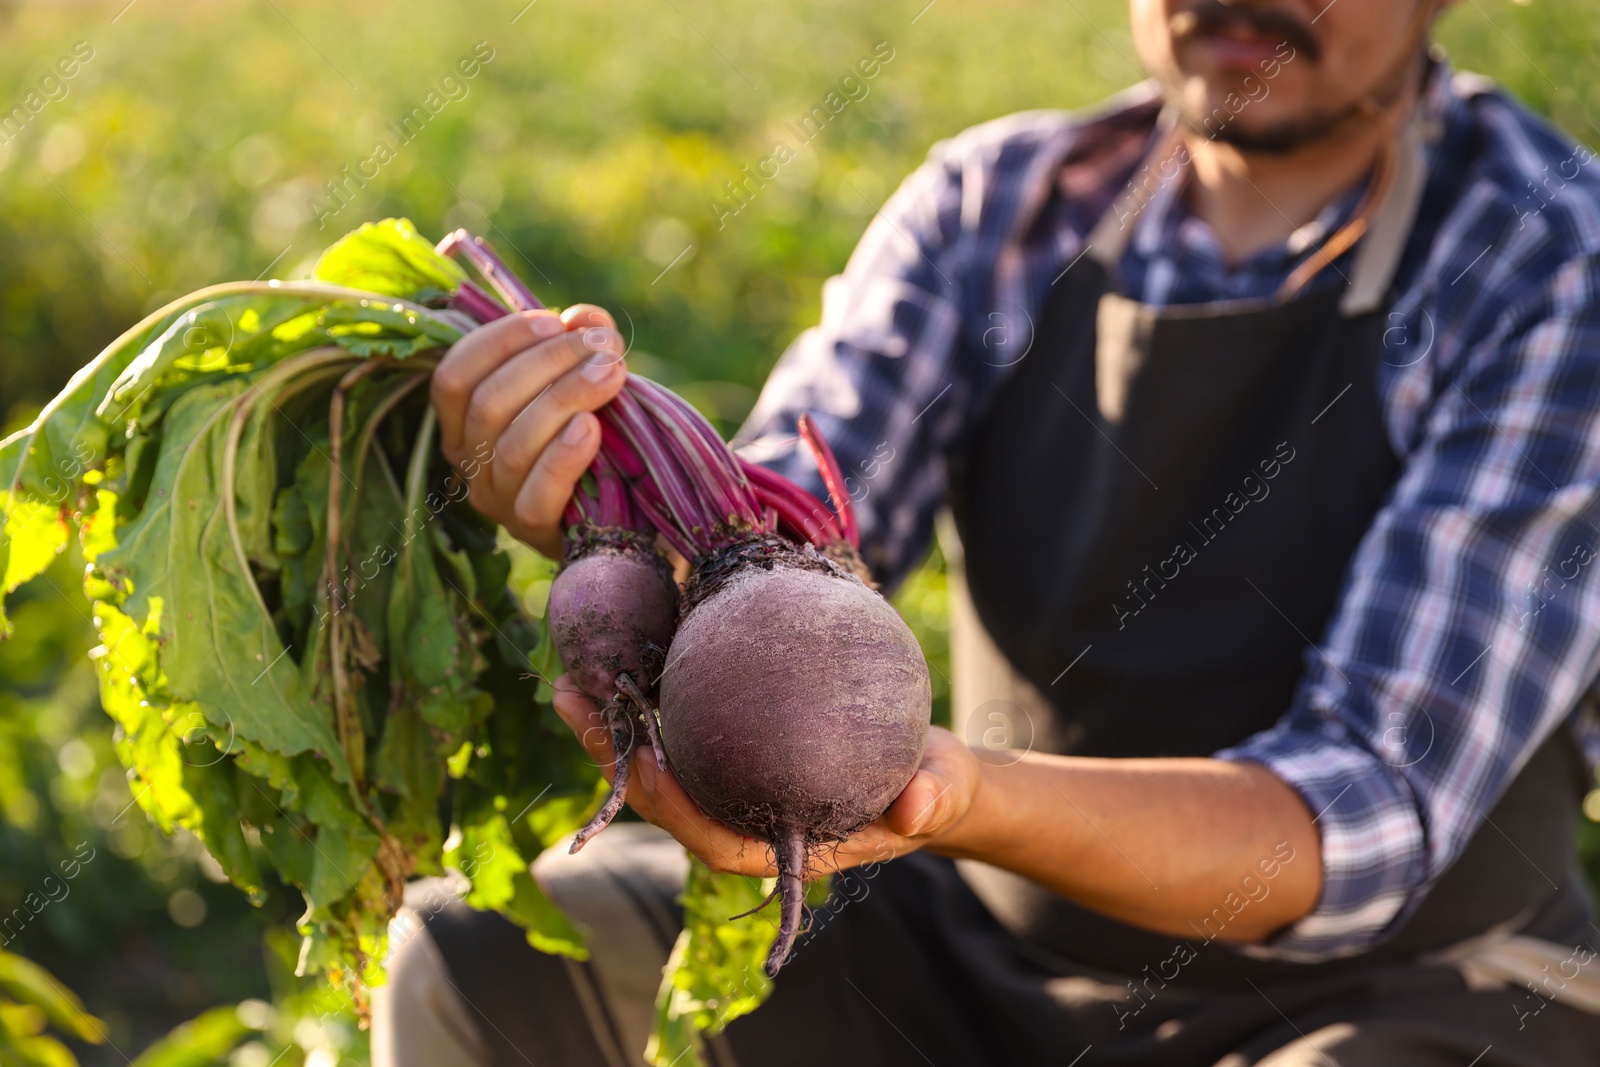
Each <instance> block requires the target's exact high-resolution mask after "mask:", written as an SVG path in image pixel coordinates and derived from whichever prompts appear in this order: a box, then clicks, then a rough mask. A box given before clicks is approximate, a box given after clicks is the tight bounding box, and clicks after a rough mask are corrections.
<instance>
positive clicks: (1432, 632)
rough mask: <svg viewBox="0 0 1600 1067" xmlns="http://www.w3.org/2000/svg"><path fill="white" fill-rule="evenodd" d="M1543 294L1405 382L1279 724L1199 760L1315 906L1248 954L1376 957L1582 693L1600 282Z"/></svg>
mask: <svg viewBox="0 0 1600 1067" xmlns="http://www.w3.org/2000/svg"><path fill="white" fill-rule="evenodd" d="M1514 268H1515V264H1514V263H1513V264H1508V265H1507V269H1514ZM1545 278H1546V280H1545V281H1544V282H1543V283H1542V284H1540V285H1538V286H1537V288H1536V289H1535V291H1533V292H1531V293H1529V294H1528V295H1527V296H1525V297H1524V298H1522V299H1519V300H1517V301H1516V302H1515V304H1513V305H1512V306H1509V307H1505V308H1504V310H1503V311H1502V312H1501V313H1500V314H1499V315H1498V316H1497V317H1496V318H1494V319H1493V326H1492V329H1489V330H1486V331H1483V332H1482V339H1481V340H1480V341H1478V342H1476V343H1473V344H1470V345H1464V346H1463V348H1462V350H1461V351H1459V352H1456V353H1447V354H1444V355H1445V356H1446V357H1448V358H1441V360H1440V361H1439V363H1437V364H1435V365H1434V366H1432V367H1431V368H1429V369H1427V370H1426V372H1425V373H1426V375H1431V378H1430V379H1429V380H1428V384H1427V390H1428V399H1427V401H1426V403H1425V404H1422V405H1419V409H1418V415H1417V420H1416V423H1415V427H1414V441H1413V443H1412V444H1411V446H1410V447H1409V448H1408V449H1407V450H1406V454H1405V456H1404V468H1403V471H1402V474H1401V476H1400V479H1399V481H1398V483H1397V484H1396V486H1395V488H1394V489H1393V491H1392V493H1391V495H1390V498H1389V500H1388V501H1387V502H1386V503H1385V505H1384V507H1383V508H1382V509H1381V510H1380V512H1379V514H1378V515H1377V517H1376V519H1375V521H1374V522H1373V524H1372V526H1371V527H1370V529H1369V530H1368V532H1367V534H1366V536H1365V538H1364V540H1363V541H1362V543H1361V545H1360V547H1359V549H1358V550H1357V553H1356V555H1355V557H1354V558H1353V559H1352V561H1351V564H1350V567H1349V569H1348V572H1347V575H1346V578H1345V583H1344V588H1343V593H1342V598H1341V600H1340V604H1339V607H1338V610H1337V611H1336V612H1335V614H1334V617H1333V619H1332V621H1331V622H1330V625H1329V627H1328V629H1327V631H1326V632H1325V635H1324V638H1323V641H1322V643H1321V644H1320V645H1319V646H1317V647H1314V648H1311V649H1308V651H1307V659H1306V673H1305V676H1304V678H1303V681H1302V683H1301V685H1300V687H1299V689H1298V691H1297V694H1296V697H1295V700H1294V703H1293V706H1292V707H1291V709H1290V711H1289V712H1288V714H1287V715H1286V716H1285V717H1284V718H1283V719H1282V720H1280V722H1279V723H1278V724H1277V725H1276V726H1274V727H1273V728H1272V729H1270V730H1267V731H1265V732H1263V733H1260V734H1257V735H1255V736H1253V737H1251V738H1249V739H1248V740H1246V741H1245V742H1244V743H1243V744H1241V745H1238V746H1236V747H1233V748H1230V749H1228V750H1226V751H1224V752H1221V753H1219V754H1218V755H1219V757H1220V758H1224V759H1230V760H1248V761H1252V762H1255V763H1259V764H1262V765H1264V766H1266V767H1267V768H1269V769H1270V770H1272V771H1273V772H1274V773H1275V774H1277V775H1278V776H1279V777H1281V778H1282V779H1283V780H1284V781H1285V782H1287V783H1288V784H1289V785H1290V786H1291V787H1293V788H1294V789H1295V790H1296V791H1298V792H1299V794H1300V795H1301V797H1302V798H1303V800H1304V801H1305V803H1306V805H1307V807H1308V808H1309V809H1310V811H1311V812H1312V813H1313V815H1314V816H1315V818H1316V826H1317V829H1318V831H1319V833H1320V835H1321V841H1322V858H1323V868H1324V881H1323V890H1322V896H1321V899H1320V901H1319V902H1318V904H1317V905H1316V907H1315V908H1314V909H1313V910H1312V912H1311V913H1310V914H1308V915H1307V916H1305V917H1304V918H1303V919H1301V920H1300V921H1299V922H1297V923H1295V924H1294V925H1293V926H1291V927H1289V928H1288V929H1286V930H1284V931H1282V932H1281V933H1280V934H1279V935H1277V936H1276V937H1275V938H1273V939H1272V940H1271V941H1270V942H1269V943H1268V944H1266V945H1265V946H1262V950H1263V951H1266V952H1269V953H1273V954H1279V955H1283V956H1287V957H1293V958H1302V959H1320V958H1328V957H1332V956H1338V955H1346V954H1350V953H1354V952H1359V951H1361V950H1363V949H1365V948H1369V947H1371V946H1372V945H1374V944H1376V943H1378V942H1381V941H1382V940H1383V939H1384V938H1385V937H1386V936H1387V935H1388V934H1390V933H1392V932H1393V931H1394V929H1395V928H1396V927H1397V926H1398V925H1399V924H1400V923H1401V922H1403V921H1404V919H1405V918H1406V917H1407V916H1408V915H1409V914H1410V913H1411V911H1412V910H1413V909H1414V908H1415V907H1416V905H1417V904H1418V903H1419V902H1420V900H1421V899H1422V897H1423V896H1424V894H1425V893H1426V892H1427V891H1428V889H1429V888H1430V887H1431V886H1432V885H1433V883H1434V882H1435V881H1436V880H1437V879H1438V877H1439V876H1440V875H1441V874H1442V873H1443V872H1444V871H1445V870H1446V869H1447V868H1448V867H1449V866H1450V865H1451V863H1453V862H1454V861H1455V860H1456V859H1457V857H1459V856H1460V854H1461V852H1462V850H1463V849H1464V848H1465V846H1466V844H1467V842H1468V840H1469V839H1470V838H1471V837H1472V836H1473V834H1474V833H1476V832H1477V831H1478V830H1479V829H1480V827H1481V826H1482V825H1483V823H1484V821H1485V819H1486V818H1487V815H1486V813H1487V812H1488V811H1489V809H1490V808H1492V807H1493V806H1494V804H1495V802H1496V801H1497V800H1498V799H1499V797H1500V795H1501V794H1502V793H1503V792H1504V791H1505V789H1506V787H1507V786H1508V785H1509V784H1510V782H1511V780H1512V779H1513V778H1514V777H1515V776H1516V774H1517V773H1518V772H1519V771H1520V770H1521V768H1522V767H1523V765H1524V764H1525V763H1526V762H1527V760H1528V759H1529V757H1531V756H1532V754H1533V752H1534V750H1535V749H1536V748H1537V747H1538V746H1539V745H1540V744H1541V743H1542V742H1543V741H1544V740H1545V739H1546V738H1547V737H1549V736H1550V734H1551V732H1552V731H1554V730H1556V729H1558V728H1564V725H1563V724H1564V723H1565V721H1566V720H1568V719H1569V718H1571V717H1572V715H1573V713H1574V710H1575V708H1576V707H1577V706H1578V704H1579V701H1580V699H1581V697H1582V696H1583V694H1584V692H1585V691H1586V690H1587V689H1588V688H1589V687H1590V686H1591V685H1593V684H1594V681H1595V673H1596V670H1597V668H1600V659H1597V653H1600V303H1597V301H1600V261H1597V259H1596V257H1595V256H1594V255H1592V254H1591V255H1584V256H1578V257H1574V258H1570V259H1568V260H1567V261H1565V262H1563V263H1561V264H1560V265H1559V266H1558V267H1557V268H1555V269H1553V270H1550V271H1548V272H1547V273H1546V274H1545Z"/></svg>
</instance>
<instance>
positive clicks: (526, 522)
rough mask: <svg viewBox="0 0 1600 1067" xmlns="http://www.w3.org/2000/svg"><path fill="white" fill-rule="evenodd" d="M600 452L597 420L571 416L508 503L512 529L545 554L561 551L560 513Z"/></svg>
mask: <svg viewBox="0 0 1600 1067" xmlns="http://www.w3.org/2000/svg"><path fill="white" fill-rule="evenodd" d="M599 451H600V420H599V419H598V418H596V417H595V416H593V415H591V414H590V413H589V412H587V411H581V412H579V413H578V414H576V415H574V416H572V418H571V419H570V420H569V421H568V422H567V424H566V426H564V427H562V430H561V433H560V434H559V435H558V436H557V437H556V439H555V440H554V441H552V442H550V444H549V445H548V446H547V447H546V448H545V449H544V451H542V452H540V453H539V458H538V459H537V460H535V461H534V464H533V467H532V468H531V469H530V470H529V471H528V476H527V477H526V478H525V479H524V480H523V482H522V487H521V488H520V489H519V490H517V496H516V499H515V500H514V501H512V504H511V516H512V518H513V519H514V520H515V521H516V522H517V524H518V526H519V527H520V529H519V530H515V531H513V532H514V533H516V534H517V536H519V537H521V538H523V539H524V540H526V541H527V542H528V543H529V544H531V545H533V546H534V547H535V548H537V549H539V551H541V552H543V553H544V554H545V555H547V556H550V557H551V558H555V557H557V556H559V555H560V552H561V529H560V528H561V516H562V513H563V512H565V511H566V507H567V501H569V500H571V499H572V494H573V492H574V490H575V489H576V488H577V484H578V479H579V478H582V477H583V472H584V471H585V470H587V469H588V467H589V464H590V463H591V462H593V461H594V457H595V454H596V453H598V452H599Z"/></svg>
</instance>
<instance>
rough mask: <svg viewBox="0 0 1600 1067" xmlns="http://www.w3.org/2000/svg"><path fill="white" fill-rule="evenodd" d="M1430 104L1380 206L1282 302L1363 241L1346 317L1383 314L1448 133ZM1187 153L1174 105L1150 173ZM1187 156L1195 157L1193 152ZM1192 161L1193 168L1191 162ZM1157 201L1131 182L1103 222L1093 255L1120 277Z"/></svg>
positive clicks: (1319, 257) (1402, 140)
mask: <svg viewBox="0 0 1600 1067" xmlns="http://www.w3.org/2000/svg"><path fill="white" fill-rule="evenodd" d="M1423 107H1424V103H1423V101H1421V100H1419V101H1418V102H1417V104H1416V105H1415V107H1414V108H1413V110H1412V114H1411V116H1410V117H1409V118H1408V119H1407V121H1406V123H1405V124H1404V126H1402V127H1401V129H1400V132H1399V134H1398V136H1397V138H1396V143H1395V144H1394V145H1393V146H1392V147H1391V149H1390V150H1389V151H1388V152H1385V153H1383V154H1382V156H1381V157H1380V161H1379V173H1378V175H1377V176H1376V177H1375V178H1374V181H1375V182H1377V183H1378V185H1377V186H1376V187H1375V196H1374V198H1373V202H1372V203H1368V204H1364V205H1363V206H1362V207H1361V208H1359V209H1358V210H1357V213H1356V216H1355V217H1354V218H1352V219H1351V220H1350V222H1349V223H1346V225H1345V226H1344V227H1343V228H1341V229H1340V231H1339V232H1338V233H1335V234H1334V235H1333V237H1332V238H1330V239H1329V241H1328V242H1326V243H1325V244H1324V245H1323V246H1322V247H1321V248H1319V249H1318V250H1317V251H1316V252H1314V253H1313V254H1312V258H1310V259H1308V260H1307V261H1306V263H1305V264H1304V265H1303V267H1306V268H1310V269H1309V270H1301V271H1296V272H1295V273H1294V274H1293V275H1291V276H1290V279H1289V282H1288V283H1287V284H1286V285H1285V287H1284V291H1283V292H1281V293H1280V299H1288V298H1289V297H1291V296H1293V295H1294V293H1295V292H1297V291H1298V290H1299V289H1300V288H1302V287H1303V286H1304V285H1305V283H1306V282H1308V281H1310V279H1311V277H1312V276H1313V275H1314V274H1315V273H1316V271H1317V270H1320V269H1321V267H1323V266H1326V265H1327V264H1328V263H1330V262H1332V260H1334V259H1336V258H1338V256H1339V255H1341V254H1343V252H1344V250H1345V249H1344V248H1343V247H1338V248H1337V250H1334V249H1335V248H1336V246H1338V245H1339V244H1341V243H1343V244H1345V245H1346V247H1348V245H1349V244H1356V245H1357V249H1356V259H1355V264H1354V267H1353V269H1352V271H1351V273H1350V276H1349V283H1348V285H1347V287H1346V290H1345V295H1344V299H1343V300H1341V301H1340V303H1339V310H1340V312H1341V313H1342V314H1343V315H1345V316H1346V317H1347V318H1353V317H1355V316H1358V315H1363V314H1366V313H1368V312H1372V311H1376V310H1378V308H1379V307H1380V306H1381V305H1382V303H1383V301H1384V299H1385V298H1386V297H1387V296H1388V293H1389V287H1390V285H1391V283H1392V282H1393V281H1394V276H1395V272H1396V270H1398V268H1399V266H1400V257H1401V254H1402V253H1403V252H1404V251H1405V246H1406V239H1407V238H1408V237H1409V236H1410V235H1411V228H1412V224H1413V223H1414V222H1415V221H1416V217H1417V210H1418V208H1419V207H1420V206H1421V203H1422V194H1423V191H1424V189H1425V188H1426V186H1427V180H1428V164H1427V155H1426V151H1425V149H1426V146H1427V145H1429V144H1431V143H1432V142H1433V141H1435V140H1437V139H1438V137H1439V134H1440V126H1439V122H1438V121H1437V119H1435V118H1433V117H1431V116H1426V115H1424V114H1423ZM1182 149H1183V131H1182V129H1181V127H1180V126H1179V123H1178V118H1177V114H1176V112H1175V111H1174V110H1173V109H1172V108H1166V109H1164V110H1163V111H1162V112H1161V115H1160V117H1159V118H1158V119H1157V120H1156V135H1155V138H1154V144H1153V147H1152V148H1151V150H1150V152H1149V154H1148V155H1147V156H1146V158H1145V164H1144V168H1145V169H1150V170H1153V171H1155V172H1156V173H1157V174H1159V173H1160V171H1161V168H1163V167H1165V166H1166V165H1167V164H1168V163H1169V162H1171V161H1172V160H1173V158H1174V157H1175V156H1176V155H1177V154H1178V152H1179V151H1180V150H1182ZM1184 154H1185V156H1187V152H1185V153H1184ZM1184 162H1185V164H1186V163H1187V159H1185V161H1184ZM1152 199H1153V196H1152V195H1150V194H1149V193H1147V192H1146V186H1144V185H1142V184H1136V183H1134V182H1130V183H1129V184H1128V187H1127V188H1126V189H1124V190H1123V191H1122V192H1121V193H1120V194H1119V195H1118V196H1117V198H1116V200H1114V201H1113V202H1112V204H1111V207H1110V208H1109V209H1107V211H1106V212H1105V214H1103V215H1101V216H1100V219H1099V221H1098V222H1097V223H1095V227H1094V229H1093V230H1092V231H1091V232H1090V234H1089V239H1088V243H1087V245H1086V246H1085V252H1086V253H1087V254H1088V255H1089V256H1091V257H1092V258H1094V259H1095V260H1097V261H1098V262H1099V263H1100V264H1101V265H1102V266H1104V267H1106V268H1107V269H1108V270H1111V271H1112V272H1113V273H1114V272H1115V270H1116V266H1117V264H1118V263H1119V262H1120V261H1121V259H1122V257H1123V255H1124V254H1125V253H1126V252H1127V249H1128V243H1129V241H1131V240H1132V238H1133V231H1134V229H1135V228H1136V227H1137V226H1138V223H1139V218H1140V216H1141V215H1142V214H1143V212H1144V209H1145V208H1146V207H1148V206H1149V204H1150V201H1151V200H1152Z"/></svg>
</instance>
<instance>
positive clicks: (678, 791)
mask: <svg viewBox="0 0 1600 1067" xmlns="http://www.w3.org/2000/svg"><path fill="white" fill-rule="evenodd" d="M634 766H635V767H636V768H637V777H636V778H635V779H634V781H635V782H636V783H637V785H638V787H639V790H640V791H641V792H642V793H643V795H644V799H645V800H646V801H647V802H648V803H649V805H650V807H651V809H652V811H653V818H652V819H651V821H652V822H654V823H655V824H656V825H657V826H659V827H661V828H662V829H663V830H665V831H667V832H668V833H669V834H671V835H672V836H673V837H675V838H677V840H678V842H679V844H681V845H683V847H684V848H687V849H688V850H689V851H690V852H693V853H694V854H695V855H696V856H698V857H699V858H700V860H701V862H703V863H705V864H706V865H707V866H708V867H710V868H711V869H712V870H715V871H726V872H730V873H734V874H746V875H754V876H756V877H762V878H765V877H770V876H772V875H773V874H776V873H777V870H776V868H775V867H774V866H773V864H772V849H771V847H770V846H769V845H767V844H766V843H765V842H762V841H757V840H756V839H755V838H753V837H746V836H745V835H744V834H741V833H738V832H737V831H735V830H733V829H732V828H730V827H728V826H725V825H723V824H722V823H720V822H717V821H716V820H715V819H712V818H711V817H710V816H708V815H706V813H705V812H703V811H701V810H700V806H699V805H698V804H696V803H695V802H694V799H693V798H692V797H690V796H689V794H688V793H686V792H684V790H683V786H682V785H680V784H679V783H678V778H677V776H676V775H675V774H673V773H672V771H671V769H670V768H664V767H661V766H659V765H658V764H657V763H656V759H655V753H654V752H651V751H650V749H649V747H648V746H641V747H640V751H639V755H638V756H637V757H636V758H635V760H634Z"/></svg>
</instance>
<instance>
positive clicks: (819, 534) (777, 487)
mask: <svg viewBox="0 0 1600 1067" xmlns="http://www.w3.org/2000/svg"><path fill="white" fill-rule="evenodd" d="M739 462H740V463H741V464H742V465H743V467H744V474H745V477H746V478H748V479H750V484H751V485H752V486H754V487H755V492H756V498H757V499H758V500H760V502H761V503H762V504H763V505H765V506H766V507H767V508H770V509H771V510H772V511H774V512H776V513H777V517H778V519H779V521H780V522H781V523H782V524H784V525H786V526H788V527H789V528H790V529H792V530H795V531H798V532H799V533H800V535H801V536H802V537H803V538H804V539H805V540H807V541H810V542H811V543H812V544H814V545H816V546H817V547H818V548H822V547H825V546H827V545H830V544H835V543H837V542H839V541H842V540H843V539H844V538H843V536H842V535H841V534H840V532H839V529H838V527H837V526H835V525H834V523H833V513H832V512H830V511H829V510H828V508H827V505H825V504H823V502H822V501H820V500H818V499H817V498H816V497H814V496H812V495H811V494H810V493H808V492H806V491H805V490H804V489H802V488H800V487H799V486H798V485H795V484H794V483H793V482H791V481H790V480H789V479H787V478H785V477H784V476H783V475H781V474H779V473H777V472H776V471H771V470H768V469H767V468H765V467H763V466H760V465H759V464H756V463H751V462H749V461H748V460H740V461H739Z"/></svg>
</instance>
